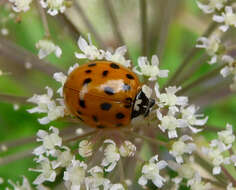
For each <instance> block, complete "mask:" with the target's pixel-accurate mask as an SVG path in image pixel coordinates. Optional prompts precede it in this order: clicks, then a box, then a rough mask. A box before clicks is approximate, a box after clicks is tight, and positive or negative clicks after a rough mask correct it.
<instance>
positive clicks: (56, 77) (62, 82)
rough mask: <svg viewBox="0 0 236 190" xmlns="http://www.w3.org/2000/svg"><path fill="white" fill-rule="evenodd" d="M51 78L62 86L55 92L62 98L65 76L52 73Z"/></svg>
mask: <svg viewBox="0 0 236 190" xmlns="http://www.w3.org/2000/svg"><path fill="white" fill-rule="evenodd" d="M53 78H54V79H55V80H56V81H57V82H59V83H61V84H62V86H61V87H60V88H59V89H58V90H57V93H58V94H60V96H61V97H62V96H63V86H64V84H65V82H66V79H67V76H66V75H64V73H62V72H60V73H54V74H53Z"/></svg>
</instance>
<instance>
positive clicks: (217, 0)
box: [197, 0, 228, 14]
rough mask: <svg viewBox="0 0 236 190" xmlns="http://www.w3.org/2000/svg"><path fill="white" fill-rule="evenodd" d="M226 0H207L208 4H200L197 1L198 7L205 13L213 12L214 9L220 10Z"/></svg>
mask: <svg viewBox="0 0 236 190" xmlns="http://www.w3.org/2000/svg"><path fill="white" fill-rule="evenodd" d="M227 1H228V0H209V1H208V2H209V3H208V4H202V3H200V2H199V1H197V5H198V7H199V8H200V9H201V10H202V11H203V12H204V13H206V14H209V13H213V12H214V11H215V10H221V9H222V8H223V7H224V6H225V3H226V2H227Z"/></svg>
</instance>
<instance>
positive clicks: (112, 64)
mask: <svg viewBox="0 0 236 190" xmlns="http://www.w3.org/2000/svg"><path fill="white" fill-rule="evenodd" d="M110 67H111V68H113V69H119V68H120V66H119V65H117V64H115V63H111V64H110Z"/></svg>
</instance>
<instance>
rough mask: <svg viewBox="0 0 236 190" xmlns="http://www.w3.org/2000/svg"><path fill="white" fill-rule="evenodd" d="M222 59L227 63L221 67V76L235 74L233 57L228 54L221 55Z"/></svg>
mask: <svg viewBox="0 0 236 190" xmlns="http://www.w3.org/2000/svg"><path fill="white" fill-rule="evenodd" d="M222 61H223V62H224V63H227V65H226V66H225V67H224V68H223V69H221V71H220V74H221V75H222V76H223V77H227V76H228V75H230V74H233V75H235V74H236V68H235V64H234V58H233V57H231V56H229V55H223V56H222Z"/></svg>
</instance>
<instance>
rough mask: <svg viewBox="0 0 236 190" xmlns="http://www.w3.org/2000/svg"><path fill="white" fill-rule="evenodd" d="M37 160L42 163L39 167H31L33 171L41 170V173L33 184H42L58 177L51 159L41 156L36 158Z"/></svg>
mask: <svg viewBox="0 0 236 190" xmlns="http://www.w3.org/2000/svg"><path fill="white" fill-rule="evenodd" d="M36 162H37V163H39V164H40V168H39V169H31V171H35V172H40V173H41V174H40V175H39V176H38V177H37V178H36V179H35V180H34V182H33V184H35V185H40V184H42V183H43V182H45V181H50V182H53V181H55V179H56V176H57V174H56V171H55V170H54V169H53V167H52V164H51V163H50V161H49V159H48V158H46V157H43V156H40V157H39V158H38V159H36Z"/></svg>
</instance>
